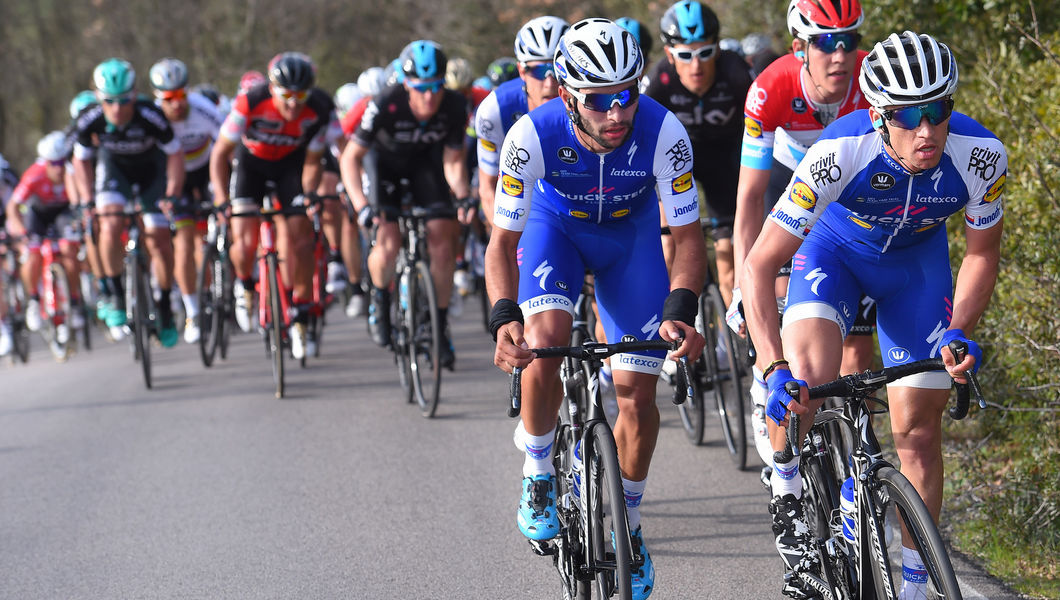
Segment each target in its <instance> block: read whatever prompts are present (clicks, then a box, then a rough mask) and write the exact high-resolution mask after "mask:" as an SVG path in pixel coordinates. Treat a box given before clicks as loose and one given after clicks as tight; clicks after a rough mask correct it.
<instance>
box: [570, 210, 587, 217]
mask: <svg viewBox="0 0 1060 600" xmlns="http://www.w3.org/2000/svg"><path fill="white" fill-rule="evenodd" d="M567 214H568V215H570V216H572V217H574V218H575V219H588V218H589V213H587V212H585V211H584V210H570V211H568V212H567Z"/></svg>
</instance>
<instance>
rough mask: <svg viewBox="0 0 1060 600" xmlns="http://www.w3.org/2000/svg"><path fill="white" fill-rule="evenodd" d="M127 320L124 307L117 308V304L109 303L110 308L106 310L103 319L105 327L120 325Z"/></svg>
mask: <svg viewBox="0 0 1060 600" xmlns="http://www.w3.org/2000/svg"><path fill="white" fill-rule="evenodd" d="M127 320H128V319H127V318H126V316H125V309H124V308H118V307H117V305H111V307H110V310H109V311H108V312H107V316H106V318H105V319H104V321H105V322H106V324H107V327H121V326H122V325H125V323H126V322H127Z"/></svg>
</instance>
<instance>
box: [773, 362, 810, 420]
mask: <svg viewBox="0 0 1060 600" xmlns="http://www.w3.org/2000/svg"><path fill="white" fill-rule="evenodd" d="M789 381H794V382H796V383H798V384H799V395H800V399H801V400H806V399H807V392H806V382H805V381H803V380H801V379H795V377H793V376H792V374H791V371H789V370H787V369H776V370H775V371H773V372H772V373H771V374H770V375H769V378H768V379H767V380H766V385H767V386H768V387H769V396H768V399H767V400H766V414H767V415H768V416H769V418H770V419H773V422H774V423H776V424H777V425H786V424H787V422H788V411H789V410H792V411H795V412H797V413H799V414H802V413H803V412H805V408H804V409H803V410H799V407H800V406H802V405H801V404H799V402H796V401H795V400H794V399H792V397H791V394H789V393H788V391H787V390H786V389H784V384H786V383H788V382H789Z"/></svg>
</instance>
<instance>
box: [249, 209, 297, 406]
mask: <svg viewBox="0 0 1060 600" xmlns="http://www.w3.org/2000/svg"><path fill="white" fill-rule="evenodd" d="M266 203H267V204H268V205H269V208H268V209H264V208H263V209H262V210H261V211H260V213H259V214H260V216H261V224H260V225H259V229H258V236H259V239H260V242H259V244H260V251H259V253H258V283H257V286H256V290H257V297H258V298H257V300H258V325H260V327H261V332H262V337H263V338H264V340H265V354H266V356H267V357H268V358H269V359H270V361H271V362H272V379H273V383H274V384H275V385H276V397H277V398H283V395H284V391H285V390H284V371H283V353H284V347H285V345H290V342H289V340H288V339H287V337H288V333H287V332H288V328H289V327H290V325H291V317H290V312H289V311H290V306H289V301H288V294H287V288H286V286H285V285H284V283H283V275H282V274H281V273H280V255H279V253H278V252H277V250H276V224H275V223H274V222H273V218H274V217H275V216H276V215H278V214H280V212H281V208H280V206H279V204H278V202H277V201H276V198H275V197H274V196H272V195H266Z"/></svg>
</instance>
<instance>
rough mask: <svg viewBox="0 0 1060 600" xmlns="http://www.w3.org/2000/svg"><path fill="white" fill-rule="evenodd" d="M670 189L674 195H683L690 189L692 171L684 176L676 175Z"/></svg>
mask: <svg viewBox="0 0 1060 600" xmlns="http://www.w3.org/2000/svg"><path fill="white" fill-rule="evenodd" d="M670 187H671V188H673V190H674V193H675V194H683V193H685V192H687V191H688V190H690V189H692V171H689V172H687V173H685V174H684V175H678V176H677V177H676V178H674V180H673V182H672V183H671V184H670Z"/></svg>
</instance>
